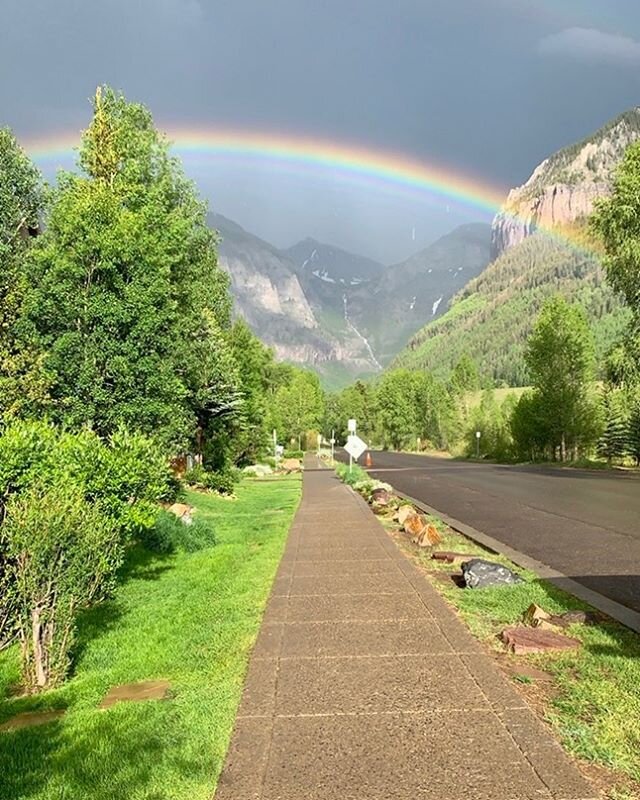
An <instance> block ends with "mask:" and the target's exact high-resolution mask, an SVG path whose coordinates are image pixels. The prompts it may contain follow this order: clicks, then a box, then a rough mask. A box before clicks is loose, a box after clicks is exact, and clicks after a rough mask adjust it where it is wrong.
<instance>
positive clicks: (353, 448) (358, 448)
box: [344, 434, 369, 461]
mask: <svg viewBox="0 0 640 800" xmlns="http://www.w3.org/2000/svg"><path fill="white" fill-rule="evenodd" d="M344 449H345V450H346V451H347V453H349V455H350V456H351V457H352V458H355V460H356V461H357V460H358V459H359V458H360V456H361V455H362V454H363V453H364V451H365V450H368V449H369V448H368V445H367V443H366V442H363V441H362V439H361V438H360V437H359V436H356V435H355V434H353V435H352V436H350V437H349V438H348V439H347V443H346V444H345V446H344Z"/></svg>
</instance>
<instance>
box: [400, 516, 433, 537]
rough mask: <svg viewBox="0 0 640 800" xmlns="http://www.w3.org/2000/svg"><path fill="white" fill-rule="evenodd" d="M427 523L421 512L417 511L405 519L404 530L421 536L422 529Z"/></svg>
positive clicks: (412, 534)
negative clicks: (417, 512)
mask: <svg viewBox="0 0 640 800" xmlns="http://www.w3.org/2000/svg"><path fill="white" fill-rule="evenodd" d="M426 526H427V523H426V520H425V519H424V517H421V516H420V514H416V513H415V512H414V513H413V514H411V515H410V516H408V517H407V518H406V519H405V521H404V525H403V526H402V527H403V528H404V532H405V533H408V534H409V535H410V536H414V537H417V536H420V534H421V533H422V531H423V530H424V529H425V528H426Z"/></svg>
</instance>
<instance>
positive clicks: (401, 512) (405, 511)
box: [398, 505, 416, 525]
mask: <svg viewBox="0 0 640 800" xmlns="http://www.w3.org/2000/svg"><path fill="white" fill-rule="evenodd" d="M415 513H416V510H415V508H414V507H413V506H406V505H405V506H400V508H399V509H398V522H399V523H400V525H404V523H405V522H406V521H407V519H408V518H409V517H410V516H411V515H412V514H415Z"/></svg>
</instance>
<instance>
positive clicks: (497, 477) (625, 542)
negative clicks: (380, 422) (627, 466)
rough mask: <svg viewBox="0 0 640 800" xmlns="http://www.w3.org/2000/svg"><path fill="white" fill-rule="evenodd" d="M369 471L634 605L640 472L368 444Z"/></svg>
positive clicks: (639, 588)
mask: <svg viewBox="0 0 640 800" xmlns="http://www.w3.org/2000/svg"><path fill="white" fill-rule="evenodd" d="M372 457H373V468H372V469H371V470H370V471H371V473H372V474H373V475H374V476H375V477H377V478H379V479H380V480H384V481H386V482H387V483H390V484H391V485H392V486H394V487H395V488H396V489H397V490H398V491H400V492H404V493H405V494H408V495H411V496H412V497H414V498H415V499H416V500H421V501H423V502H424V503H426V504H428V505H430V506H432V507H433V508H436V509H438V510H439V511H441V512H442V513H444V514H448V515H449V516H450V517H453V518H454V519H457V520H460V521H461V522H464V523H466V524H467V525H471V526H473V527H474V528H476V529H477V530H479V531H482V532H483V533H486V534H489V535H490V536H493V537H494V538H495V539H497V540H498V541H500V542H503V543H505V544H507V545H510V546H511V547H513V548H515V549H516V550H519V551H520V552H521V553H525V554H526V555H528V556H531V557H533V558H535V559H537V560H538V561H541V562H542V563H543V564H547V565H548V566H550V567H553V568H554V569H556V570H558V571H559V572H562V573H564V574H565V575H566V576H567V577H570V578H573V579H574V580H576V581H578V582H579V583H582V584H584V585H585V586H588V587H589V588H591V589H593V590H595V591H597V592H600V594H603V595H605V596H606V597H609V598H611V599H613V600H616V601H617V602H619V603H622V604H623V605H625V606H627V607H629V608H633V609H634V610H636V611H640V478H638V476H636V475H625V474H624V473H609V472H597V471H589V470H569V469H551V468H550V469H545V468H537V467H513V466H502V465H495V464H477V463H469V462H464V461H451V460H449V459H442V458H429V457H426V456H413V455H405V454H402V453H385V452H373V453H372Z"/></svg>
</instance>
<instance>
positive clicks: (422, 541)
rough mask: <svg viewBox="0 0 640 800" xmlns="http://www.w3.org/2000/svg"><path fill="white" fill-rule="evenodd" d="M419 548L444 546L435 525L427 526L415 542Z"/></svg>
mask: <svg viewBox="0 0 640 800" xmlns="http://www.w3.org/2000/svg"><path fill="white" fill-rule="evenodd" d="M414 541H415V543H416V544H417V545H418V547H434V546H435V545H437V544H442V536H441V535H440V532H439V531H438V529H437V528H436V526H435V525H431V524H429V525H426V526H425V529H424V530H423V531H422V533H421V534H420V536H418V537H417V539H415V540H414Z"/></svg>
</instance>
